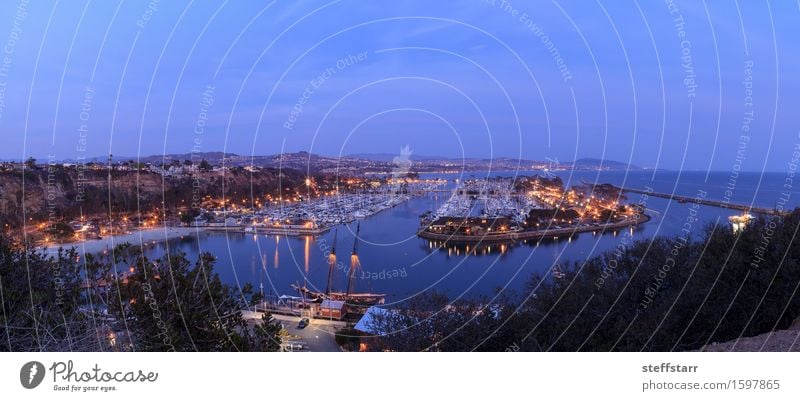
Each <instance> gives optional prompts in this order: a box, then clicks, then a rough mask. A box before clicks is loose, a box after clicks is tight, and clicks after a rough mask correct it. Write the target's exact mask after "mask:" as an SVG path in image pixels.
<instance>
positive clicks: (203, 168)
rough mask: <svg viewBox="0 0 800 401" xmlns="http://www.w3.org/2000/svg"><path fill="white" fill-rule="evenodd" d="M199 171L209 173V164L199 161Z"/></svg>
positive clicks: (206, 161) (205, 161)
mask: <svg viewBox="0 0 800 401" xmlns="http://www.w3.org/2000/svg"><path fill="white" fill-rule="evenodd" d="M199 167H200V171H206V172H208V171H211V164H209V163H208V160H206V159H203V160H201V161H200V166H199Z"/></svg>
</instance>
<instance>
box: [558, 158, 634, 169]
mask: <svg viewBox="0 0 800 401" xmlns="http://www.w3.org/2000/svg"><path fill="white" fill-rule="evenodd" d="M562 166H563V167H564V168H571V169H573V170H600V169H602V170H623V171H624V170H642V168H641V167H639V166H637V165H634V164H628V163H623V162H618V161H614V160H605V159H593V158H583V159H578V160H575V161H573V162H567V163H562Z"/></svg>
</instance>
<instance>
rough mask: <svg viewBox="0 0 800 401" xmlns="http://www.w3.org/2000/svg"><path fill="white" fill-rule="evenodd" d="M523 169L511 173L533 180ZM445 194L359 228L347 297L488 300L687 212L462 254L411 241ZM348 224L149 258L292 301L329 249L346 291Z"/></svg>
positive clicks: (681, 187)
mask: <svg viewBox="0 0 800 401" xmlns="http://www.w3.org/2000/svg"><path fill="white" fill-rule="evenodd" d="M535 173H536V172H524V173H519V174H518V175H532V174H535ZM557 174H558V175H559V176H561V177H562V179H563V180H564V182H565V183H566V184H567V185H577V184H580V183H581V182H582V180H584V181H587V182H597V183H612V184H615V185H624V186H626V187H629V188H639V189H644V188H646V187H650V188H652V189H653V190H654V191H656V192H666V193H675V194H679V195H685V196H692V197H694V196H696V195H697V194H698V191H699V190H703V191H705V193H706V199H716V200H722V199H723V197H724V196H725V193H726V188H727V187H728V186H730V185H731V183H732V182H733V181H731V175H730V174H729V173H721V172H713V173H710V174H708V175H707V174H706V173H705V172H657V173H653V172H642V171H636V172H629V173H625V172H602V173H597V172H558V173H557ZM487 175H488V176H513V175H514V174H513V173H509V172H494V173H491V174H488V173H484V172H479V173H465V174H454V175H438V176H443V177H444V178H448V179H452V178H459V177H460V178H462V179H465V178H471V177H472V176H474V177H485V176H487ZM784 182H785V176H784V175H783V174H780V173H765V174H760V173H740V174H739V175H738V177H736V179H735V182H733V183H735V185H734V188H733V190H732V191H731V192H732V193H731V194H729V196H730V201H731V202H733V203H742V204H752V205H754V206H760V207H766V208H772V207H774V206H775V205H776V203H777V202H778V199H779V198H780V196H781V195H780V194H781V192H782V191H784V188H783V185H784ZM446 196H447V195H446V194H438V195H428V196H424V197H418V198H413V199H412V200H410V201H408V202H406V203H403V204H401V205H400V206H397V207H395V208H393V209H390V210H386V211H383V212H381V213H378V214H376V215H374V216H371V217H369V218H366V219H364V220H362V221H361V222H360V232H359V236H358V244H357V247H358V255H359V261H360V264H361V268H360V269H358V270H356V275H355V280H354V291H356V292H377V293H385V294H387V303H396V302H402V301H403V300H405V299H407V298H409V297H413V296H415V295H417V294H420V293H422V292H425V291H431V290H436V291H439V292H444V293H446V294H448V295H449V296H450V297H451V298H459V297H467V298H475V297H481V296H485V297H493V296H495V295H497V294H500V293H504V292H508V291H512V292H514V293H517V294H518V293H519V292H520V291H522V290H524V289H525V285H526V283H527V282H528V280H530V278H531V275H532V274H534V273H538V274H541V275H547V274H548V272H549V271H550V270H551V269H552V267H553V266H554V265H555V264H556V263H561V264H566V263H569V262H572V261H578V262H580V261H583V260H586V259H587V258H590V257H593V256H595V255H598V254H600V253H602V252H604V251H607V250H610V249H613V248H615V247H617V246H618V245H619V244H620V242H621V241H630V240H648V239H651V238H654V237H656V236H663V235H666V236H676V235H678V234H680V233H681V229H682V228H684V223H686V221H687V218H688V217H689V216H690V215H694V214H693V212H692V210H691V208H692V204H691V203H678V202H676V201H671V200H667V199H662V198H655V197H649V199H647V200H646V208H647V210H648V212H647V213H648V214H649V215H651V216H652V219H651V220H650V221H649V222H647V223H645V224H642V225H640V226H638V227H636V228H635V229H632V230H630V229H629V230H622V231H621V232H612V233H606V234H604V235H599V234H593V233H581V234H576V235H575V236H573V237H572V238H569V239H567V238H563V239H558V240H552V239H551V240H544V241H541V242H540V243H537V242H529V243H518V244H516V245H508V246H500V245H492V246H490V247H482V248H480V249H478V250H475V249H470V250H469V251H468V250H467V249H466V248H464V247H449V248H440V247H438V246H436V244H433V243H431V242H429V241H427V240H424V239H421V238H418V237H417V236H416V235H415V232H416V229H417V227H418V225H419V215H420V214H422V213H424V212H425V211H427V210H431V209H435V208H436V206H437V205H438V204H441V202H443V201H444V200H445V197H446ZM641 201H643V199H642V197H641V195H639V194H633V193H631V194H629V195H628V202H634V203H636V202H641ZM798 204H800V193H798V192H793V193H791V194H790V196H789V202H788V203H787V206H788V207H795V206H797V205H798ZM696 212H697V213H696V216H697V218H698V221H696V222H694V223H693V224H691V231H692V235H693V236H698V235H701V233H702V230H703V228H704V227H705V226H706V225H709V224H720V225H721V226H723V227H724V229H730V225H729V223H728V219H727V218H728V217H729V216H731V215H734V214H738V212H736V211H732V210H726V209H721V208H716V207H711V206H704V205H701V206H699V207H698V209H697V210H696ZM355 230H356V223H352V224H350V225H349V226H345V225H340V226H338V227H336V228H335V229H333V230H331V231H328V232H326V233H325V234H323V235H321V236H318V237H316V238H312V237H294V238H292V237H279V236H274V235H257V236H254V235H246V234H232V233H231V234H225V233H214V234H209V233H204V234H201V235H200V236H199V237H187V238H184V239H181V240H174V241H170V242H169V243H167V244H158V245H155V246H154V247H151V248H148V249H147V253H148V255H149V256H151V257H156V256H159V255H162V254H163V253H164V252H165V250H166V249H165V247H167V246H168V247H170V250H171V251H176V250H180V251H183V252H185V253H186V254H187V255H188V257H189V258H191V259H194V258H195V257H196V256H197V255H198V254H199V253H200V252H211V253H213V254H214V255H216V256H217V258H218V262H217V265H216V270H217V272H218V273H219V274H220V276H221V277H222V279H223V280H225V281H226V282H228V283H231V284H234V285H239V286H241V285H243V284H244V283H247V282H249V283H252V284H253V285H254V286H255V288H256V290H259V289H260V288H263V291H264V293H265V294H268V295H269V294H271V295H282V294H287V295H298V294H297V293H296V292H294V291H293V290H292V288H291V285H292V284H300V285H307V286H308V287H310V288H315V289H317V290H319V291H324V289H325V284H326V280H327V274H328V262H327V259H326V255H327V253H328V252H329V251H330V249H331V248H332V247H333V246H334V241H333V239H334V235H336V243H335V249H336V254H337V255H338V260H337V266H336V269H335V271H334V280H333V287H334V290H341V291H343V290H344V289H345V288H346V287H347V270H348V269H349V266H350V262H351V261H350V258H351V256H350V255H351V253H352V251H353V246H354V241H355V239H356V236H355Z"/></svg>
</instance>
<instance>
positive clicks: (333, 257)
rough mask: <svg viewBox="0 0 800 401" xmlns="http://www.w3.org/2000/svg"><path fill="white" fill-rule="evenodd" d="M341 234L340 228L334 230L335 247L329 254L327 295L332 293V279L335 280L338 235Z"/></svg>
mask: <svg viewBox="0 0 800 401" xmlns="http://www.w3.org/2000/svg"><path fill="white" fill-rule="evenodd" d="M338 235H339V229H338V228H337V229H336V231H334V232H333V247H332V248H331V254H330V255H328V285H327V286H326V287H325V295H330V294H331V281H332V280H333V270H334V268H335V267H336V237H337V236H338Z"/></svg>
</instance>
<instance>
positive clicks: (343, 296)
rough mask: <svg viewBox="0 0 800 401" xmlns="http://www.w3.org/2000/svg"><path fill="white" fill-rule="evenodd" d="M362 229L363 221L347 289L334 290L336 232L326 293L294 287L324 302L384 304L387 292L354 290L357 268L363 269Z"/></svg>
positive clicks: (356, 304) (357, 304) (349, 304)
mask: <svg viewBox="0 0 800 401" xmlns="http://www.w3.org/2000/svg"><path fill="white" fill-rule="evenodd" d="M360 231H361V223H359V224H358V227H357V228H356V238H355V240H354V241H353V252H352V254H351V255H350V269H349V270H348V272H347V273H348V274H347V291H346V292H335V291H332V287H331V286H332V281H333V271H334V270H335V268H336V253H335V251H336V244H335V238H336V235H337V234H338V230H337V233H335V234H334V246H333V247H332V249H331V256H330V257H329V258H328V283H327V287H326V289H325V292H324V293H320V292H317V291H314V290H311V289H309V288H308V287H306V286H305V285H304V286H302V287H301V286H299V285H296V284H294V285H292V288H293V289H295V290H296V291H298V292H299V293H301V294H302V295H303V296H304V297H307V298H309V299H312V300H319V302H322V300H324V299H329V300H332V301H344V302H345V303H346V304H347V305H348V306H365V307H367V306H371V305H376V304H383V303H384V302H385V301H386V294H376V293H371V292H353V290H354V288H355V277H356V270H360V269H361V262H360V260H359V258H358V234H359V232H360Z"/></svg>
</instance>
